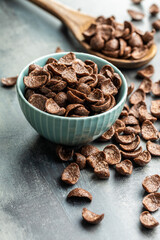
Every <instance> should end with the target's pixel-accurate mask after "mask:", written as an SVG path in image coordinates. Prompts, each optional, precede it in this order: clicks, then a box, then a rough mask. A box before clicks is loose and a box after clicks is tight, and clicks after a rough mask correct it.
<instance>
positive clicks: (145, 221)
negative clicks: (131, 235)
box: [140, 211, 159, 229]
mask: <svg viewBox="0 0 160 240" xmlns="http://www.w3.org/2000/svg"><path fill="white" fill-rule="evenodd" d="M140 222H141V224H142V225H143V226H144V227H145V228H149V229H152V228H155V227H157V226H158V225H159V222H158V221H157V220H156V219H155V218H154V217H153V216H152V215H151V214H150V212H148V211H144V212H142V213H141V215H140Z"/></svg>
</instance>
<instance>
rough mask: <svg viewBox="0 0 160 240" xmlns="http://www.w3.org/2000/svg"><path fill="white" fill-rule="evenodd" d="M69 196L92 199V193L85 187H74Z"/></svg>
mask: <svg viewBox="0 0 160 240" xmlns="http://www.w3.org/2000/svg"><path fill="white" fill-rule="evenodd" d="M67 198H83V199H84V198H85V199H87V200H89V201H92V195H91V194H90V193H89V192H88V191H87V190H85V189H83V188H74V189H73V190H71V191H70V192H69V193H68V195H67Z"/></svg>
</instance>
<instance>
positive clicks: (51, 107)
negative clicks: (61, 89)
mask: <svg viewBox="0 0 160 240" xmlns="http://www.w3.org/2000/svg"><path fill="white" fill-rule="evenodd" d="M45 109H46V111H47V112H48V113H51V114H55V115H59V116H63V115H64V114H65V112H66V110H65V108H60V107H59V106H58V104H57V103H56V102H55V101H54V100H53V99H52V98H49V99H47V101H46V103H45Z"/></svg>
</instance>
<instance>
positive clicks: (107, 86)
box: [101, 79, 118, 96]
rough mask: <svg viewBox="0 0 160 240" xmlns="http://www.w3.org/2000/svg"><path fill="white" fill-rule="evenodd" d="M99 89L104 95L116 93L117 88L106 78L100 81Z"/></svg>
mask: <svg viewBox="0 0 160 240" xmlns="http://www.w3.org/2000/svg"><path fill="white" fill-rule="evenodd" d="M101 90H102V92H103V94H104V96H106V95H108V94H112V95H116V94H117V93H118V89H117V88H116V87H115V85H114V84H113V82H112V81H111V80H110V79H106V80H105V81H103V82H102V83H101Z"/></svg>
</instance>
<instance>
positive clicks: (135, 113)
mask: <svg viewBox="0 0 160 240" xmlns="http://www.w3.org/2000/svg"><path fill="white" fill-rule="evenodd" d="M141 106H144V107H145V108H146V109H147V106H146V103H145V102H143V101H140V102H139V103H137V104H135V105H133V106H132V107H131V108H130V110H129V115H133V116H135V117H136V118H139V108H140V107H141Z"/></svg>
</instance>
